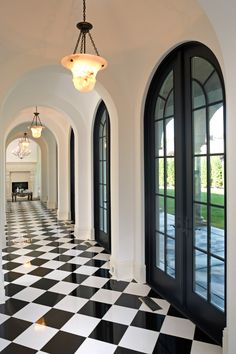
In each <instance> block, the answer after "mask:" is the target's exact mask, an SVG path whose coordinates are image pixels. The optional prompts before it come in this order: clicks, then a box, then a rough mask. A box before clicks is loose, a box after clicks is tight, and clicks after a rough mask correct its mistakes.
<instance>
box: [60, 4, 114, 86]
mask: <svg viewBox="0 0 236 354" xmlns="http://www.w3.org/2000/svg"><path fill="white" fill-rule="evenodd" d="M85 1H86V0H83V22H79V23H77V25H76V27H77V28H78V29H79V30H80V33H79V37H78V40H77V42H76V45H75V49H74V52H73V54H70V55H67V56H65V57H64V58H63V59H62V60H61V63H62V65H63V66H64V67H65V68H67V69H69V70H71V71H72V74H73V83H74V86H75V88H76V89H77V90H79V91H81V92H89V91H92V90H93V88H94V86H95V83H96V75H97V73H98V71H99V70H103V69H105V68H106V66H107V61H106V60H105V59H104V58H102V57H101V56H100V55H99V53H98V50H97V48H96V46H95V43H94V40H93V38H92V35H91V33H90V30H91V29H92V28H93V25H92V24H91V23H89V22H86V3H85ZM87 38H88V39H89V40H90V42H91V44H92V47H93V49H94V51H95V53H96V55H93V54H87V53H86V44H87V41H86V40H87ZM79 45H80V53H79V54H76V52H77V49H78V47H79Z"/></svg>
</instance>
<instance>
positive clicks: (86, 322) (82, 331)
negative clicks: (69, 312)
mask: <svg viewBox="0 0 236 354" xmlns="http://www.w3.org/2000/svg"><path fill="white" fill-rule="evenodd" d="M99 322H100V318H95V317H91V316H86V315H80V314H75V315H74V316H73V317H71V319H70V320H69V321H68V322H67V323H66V324H65V325H64V326H63V327H62V328H61V330H62V331H65V332H69V333H73V334H76V335H78V336H83V337H88V336H89V335H90V333H91V332H92V331H93V330H94V328H95V327H96V326H97V325H98V323H99Z"/></svg>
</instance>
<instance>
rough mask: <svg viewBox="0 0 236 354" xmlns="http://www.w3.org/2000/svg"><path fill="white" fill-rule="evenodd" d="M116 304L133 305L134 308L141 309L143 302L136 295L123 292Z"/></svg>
mask: <svg viewBox="0 0 236 354" xmlns="http://www.w3.org/2000/svg"><path fill="white" fill-rule="evenodd" d="M115 304H116V305H119V306H125V307H131V308H132V309H139V308H140V306H141V304H142V302H141V301H140V300H139V298H138V296H136V295H131V294H121V296H120V297H119V298H118V300H117V301H116V303H115Z"/></svg>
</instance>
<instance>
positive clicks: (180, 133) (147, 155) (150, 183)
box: [144, 42, 227, 344]
mask: <svg viewBox="0 0 236 354" xmlns="http://www.w3.org/2000/svg"><path fill="white" fill-rule="evenodd" d="M188 51H193V53H194V51H196V54H197V55H198V56H201V55H202V56H203V57H206V59H207V60H208V61H210V62H211V64H213V65H214V66H215V68H216V70H217V73H218V75H219V77H220V80H221V84H222V90H223V95H224V102H225V91H224V80H223V76H222V72H221V68H220V66H219V64H218V61H217V59H216V57H215V56H214V54H213V53H212V52H211V51H210V49H209V48H207V47H205V46H204V45H203V44H201V43H198V42H191V43H187V44H184V45H182V46H180V47H178V48H176V49H175V50H174V51H172V52H171V53H170V54H169V55H168V56H167V57H166V58H165V59H164V60H163V62H162V63H161V64H160V66H159V68H158V69H157V71H156V73H155V75H154V77H153V79H152V81H151V84H150V87H149V91H148V94H147V98H146V104H145V113H144V147H145V151H144V164H145V260H146V267H147V268H146V269H147V282H148V283H149V284H150V285H151V287H153V289H154V290H156V291H157V292H159V293H160V295H162V296H163V297H164V298H166V299H167V300H168V301H170V302H171V303H172V304H173V305H174V306H175V307H176V308H177V309H178V310H179V311H180V312H182V313H183V314H185V315H187V317H189V318H190V319H191V320H193V322H195V323H196V324H197V325H198V326H199V327H200V328H201V329H202V330H203V331H205V332H206V333H207V334H209V335H210V336H211V337H212V338H213V339H214V340H215V341H217V342H218V343H220V344H221V341H222V330H223V328H224V327H225V318H226V310H225V312H224V313H222V316H220V315H219V316H215V315H214V312H215V309H213V311H211V309H209V306H212V305H209V304H208V309H207V310H208V311H207V312H206V308H205V306H204V303H203V301H202V300H201V298H200V297H199V296H197V295H196V294H194V297H191V300H193V298H195V300H196V298H198V299H197V300H196V301H194V303H193V307H194V311H192V312H191V311H190V310H189V308H190V307H189V306H190V299H189V298H188V297H187V293H186V290H185V289H187V287H189V284H192V276H193V274H192V273H191V272H189V274H190V273H191V274H190V275H188V276H187V274H186V272H185V271H184V270H185V269H186V267H188V266H189V264H193V263H192V262H193V259H192V254H191V257H189V255H188V250H190V249H192V247H193V246H192V237H191V233H192V231H191V228H192V226H191V225H192V224H191V222H192V219H191V218H190V215H189V210H191V208H192V204H191V203H192V201H190V199H191V198H189V199H188V203H187V199H185V198H183V197H182V196H181V195H180V193H179V194H177V199H176V234H177V235H176V249H175V255H177V254H178V253H179V252H181V253H182V255H183V257H181V259H178V257H177V258H176V260H177V262H176V275H178V274H182V276H180V278H178V280H177V283H176V284H175V286H176V288H175V289H174V285H173V282H175V280H174V279H171V278H170V279H168V280H167V281H166V279H165V277H164V276H163V274H164V273H163V272H161V271H159V273H158V282H159V285H160V284H163V286H162V288H161V289H160V288H158V287H157V285H156V284H155V276H154V274H153V271H152V269H153V265H154V255H155V250H154V247H153V243H152V239H151V238H152V233H153V231H152V230H154V223H155V215H154V213H153V210H155V205H154V198H153V197H152V196H153V195H154V188H155V173H154V171H155V168H154V158H153V152H152V151H154V150H155V149H153V146H155V145H154V144H153V142H154V141H155V140H154V139H155V130H154V126H153V125H151V123H150V120H151V119H152V117H153V113H154V110H155V97H157V93H158V92H159V89H160V86H161V85H162V83H163V80H162V79H163V78H164V77H166V75H167V73H168V70H169V68H171V67H173V65H176V63H177V66H178V70H177V71H176V72H175V79H174V80H175V83H176V84H177V86H175V90H176V91H179V92H182V90H183V89H184V90H185V92H186V97H187V98H190V97H191V87H190V86H189V82H187V79H186V75H188V77H190V73H189V67H187V66H186V65H183V63H186V58H183V56H184V52H188ZM185 55H186V54H185ZM181 77H182V78H183V77H185V80H184V81H183V79H181ZM187 98H186V99H185V104H184V105H183V104H182V102H180V100H177V99H175V107H177V109H176V111H177V112H178V114H177V115H175V126H176V127H175V138H176V140H175V149H176V166H178V167H179V168H180V173H178V174H176V190H177V189H179V190H181V191H184V190H187V193H192V175H191V176H190V175H187V174H186V173H183V171H184V169H185V164H186V162H185V161H188V163H189V164H190V160H191V159H192V155H191V153H192V148H190V149H186V146H191V144H192V141H191V139H192V138H191V133H190V134H189V132H191V129H192V127H191V122H190V121H191V120H190V119H189V120H188V122H184V123H183V121H182V122H181V119H182V117H181V116H183V115H184V116H187V114H189V112H191V107H190V102H191V101H190V99H189V100H188V99H187ZM187 101H188V102H189V105H187ZM148 117H149V118H148ZM224 117H225V104H224ZM186 121H187V119H186ZM178 123H181V124H178ZM183 124H184V125H183ZM224 125H225V120H224ZM183 127H184V129H183ZM224 128H225V126H224ZM224 131H226V130H224ZM224 138H225V141H224V143H225V147H226V137H225V136H224ZM150 147H151V148H150ZM225 152H226V150H225ZM190 166H191V164H190ZM191 171H192V170H191V167H189V168H188V173H192V172H191ZM225 175H226V164H225ZM186 186H187V189H186ZM187 193H186V194H187ZM225 205H226V188H225ZM225 210H226V207H225ZM225 232H226V226H225ZM178 234H182V236H181V237H180V238H179V237H178ZM225 244H226V242H225ZM225 249H226V248H225ZM225 254H226V252H225ZM225 264H226V261H225ZM226 278H227V277H226V269H225V293H226ZM164 283H165V284H164ZM164 285H165V286H164ZM192 293H193V291H192ZM225 301H226V295H225ZM198 306H203V307H201V309H200V311H199V309H198ZM225 308H226V306H225ZM197 311H199V313H198V316H196V312H197ZM208 316H210V317H211V318H212V321H210V322H211V323H208V324H207V325H204V323H203V320H206V318H207V317H208ZM215 321H220V323H221V328H220V330H219V328H218V327H217V326H216V322H215Z"/></svg>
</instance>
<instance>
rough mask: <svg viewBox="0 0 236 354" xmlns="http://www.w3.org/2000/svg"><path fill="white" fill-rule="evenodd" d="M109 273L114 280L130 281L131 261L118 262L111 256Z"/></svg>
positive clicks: (131, 275) (131, 276)
mask: <svg viewBox="0 0 236 354" xmlns="http://www.w3.org/2000/svg"><path fill="white" fill-rule="evenodd" d="M110 273H111V274H112V277H113V278H114V279H116V280H125V281H131V280H132V279H133V263H132V262H129V261H122V262H119V261H117V260H116V259H115V258H114V257H113V256H111V259H110Z"/></svg>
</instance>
